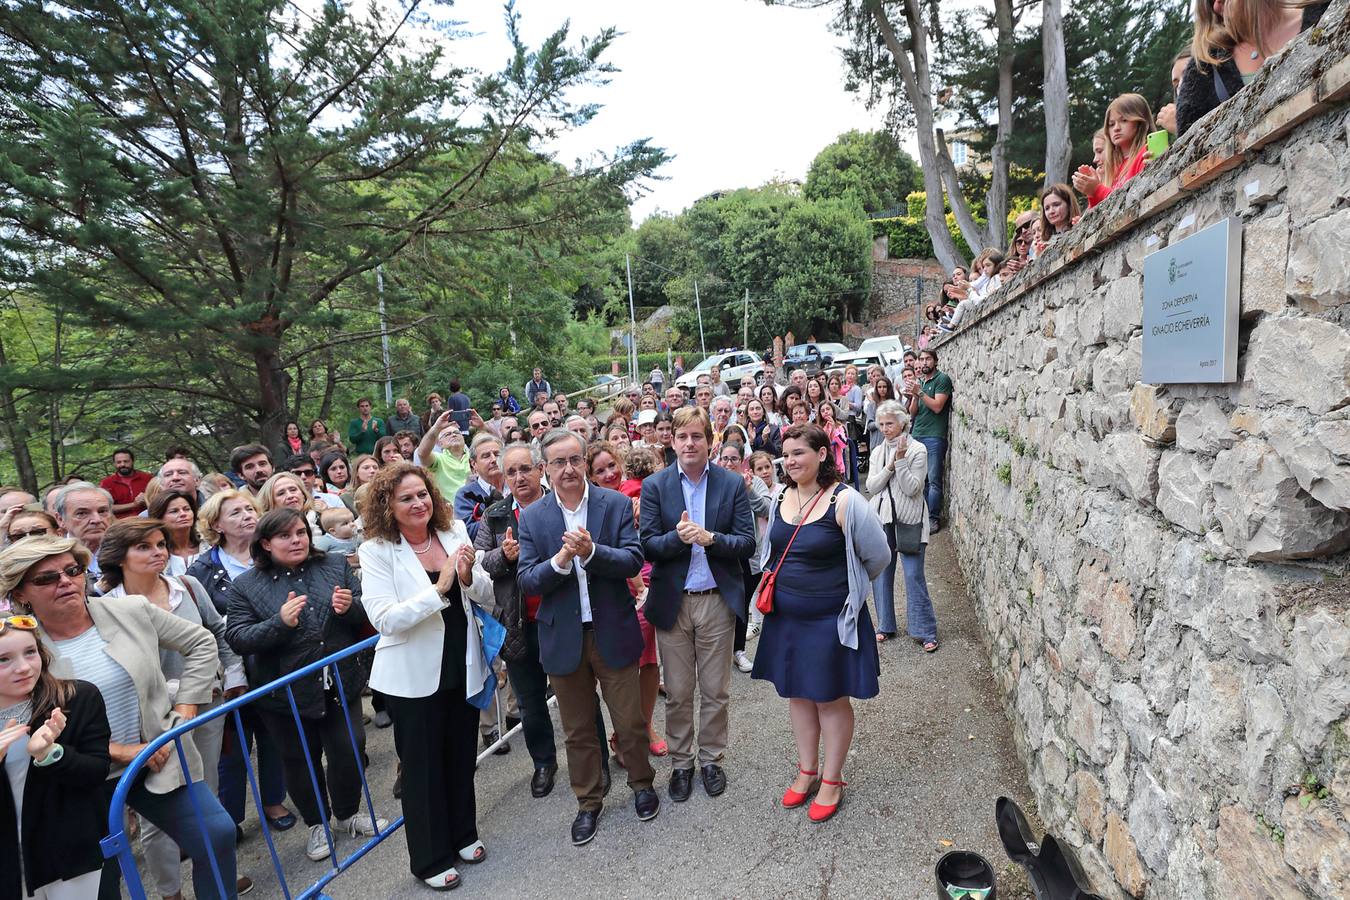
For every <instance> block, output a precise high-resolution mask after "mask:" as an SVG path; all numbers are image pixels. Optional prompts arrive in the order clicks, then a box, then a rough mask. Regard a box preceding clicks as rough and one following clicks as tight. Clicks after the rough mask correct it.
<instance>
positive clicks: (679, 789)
mask: <svg viewBox="0 0 1350 900" xmlns="http://www.w3.org/2000/svg"><path fill="white" fill-rule="evenodd" d="M693 790H694V770H693V768H692V767H691V768H688V769H676V770H674V771H673V772H671V773H670V799H672V800H674V801H675V802H676V803H683V802H684V801H686V800H688V799H689V795H690V794H691V793H692V792H693Z"/></svg>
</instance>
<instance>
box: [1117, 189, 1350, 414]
mask: <svg viewBox="0 0 1350 900" xmlns="http://www.w3.org/2000/svg"><path fill="white" fill-rule="evenodd" d="M1344 215H1347V216H1350V210H1346V211H1345V213H1344ZM1347 246H1350V244H1348V245H1347ZM1338 252H1341V253H1342V254H1344V251H1343V250H1342V251H1338ZM1294 361H1297V363H1298V364H1297V365H1293V364H1292V363H1293V362H1294ZM1094 374H1095V370H1094ZM1243 387H1244V389H1245V390H1248V391H1249V392H1250V393H1251V394H1252V395H1253V396H1254V398H1255V400H1256V402H1258V403H1259V404H1261V405H1262V406H1279V405H1280V404H1289V405H1290V406H1298V407H1303V408H1306V409H1308V410H1310V411H1311V412H1314V413H1318V414H1321V413H1325V412H1330V411H1331V410H1333V409H1338V408H1340V407H1342V406H1345V405H1346V404H1347V403H1350V333H1347V332H1346V330H1345V329H1344V328H1342V327H1341V326H1339V325H1336V324H1333V323H1331V322H1326V321H1323V320H1321V319H1312V318H1308V317H1306V316H1276V317H1272V318H1267V319H1264V320H1262V321H1261V322H1260V323H1259V324H1257V326H1256V327H1255V328H1254V329H1252V334H1251V339H1250V341H1249V342H1248V344H1247V356H1246V360H1245V362H1244V364H1243Z"/></svg>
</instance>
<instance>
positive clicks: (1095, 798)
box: [1071, 770, 1106, 844]
mask: <svg viewBox="0 0 1350 900" xmlns="http://www.w3.org/2000/svg"><path fill="white" fill-rule="evenodd" d="M1071 782H1072V785H1073V787H1074V794H1075V796H1076V798H1077V812H1078V824H1079V825H1081V826H1082V827H1083V831H1085V832H1086V833H1087V836H1088V837H1089V838H1090V839H1091V840H1092V843H1094V844H1095V843H1097V842H1098V841H1100V840H1101V839H1102V835H1104V834H1105V833H1106V803H1105V802H1104V801H1103V799H1102V783H1101V782H1100V781H1098V780H1097V779H1096V777H1095V776H1093V775H1092V774H1091V773H1089V772H1084V771H1081V770H1080V771H1078V772H1075V773H1074V774H1073V778H1072V779H1071Z"/></svg>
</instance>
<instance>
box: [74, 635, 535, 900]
mask: <svg viewBox="0 0 1350 900" xmlns="http://www.w3.org/2000/svg"><path fill="white" fill-rule="evenodd" d="M378 640H379V637H378V636H376V637H372V638H367V639H366V640H363V641H361V642H360V643H359V644H354V645H352V646H351V647H348V648H347V649H345V650H341V651H338V652H337V653H334V654H332V655H330V656H326V657H324V658H323V659H321V660H318V661H316V662H312V663H310V664H309V665H307V666H305V667H304V668H302V669H297V670H296V671H294V672H292V673H290V674H289V675H286V676H283V677H282V678H278V679H277V680H276V681H272V682H269V683H268V684H265V685H263V686H262V687H258V688H254V689H253V690H251V691H249V692H248V693H246V694H244V695H242V696H239V697H236V698H234V699H233V700H229V701H226V702H224V703H222V704H220V705H219V706H216V707H213V708H211V709H210V710H207V711H206V712H203V713H202V714H201V715H199V716H197V717H196V718H194V719H191V720H189V721H187V722H184V723H182V724H181V725H178V726H177V727H175V728H172V729H170V730H169V731H166V732H165V733H164V734H162V735H160V736H159V737H157V738H155V739H154V740H153V741H151V742H150V743H148V744H146V746H145V749H143V750H142V751H141V752H140V753H138V754H137V755H136V758H135V759H133V760H132V761H131V764H130V765H129V766H127V768H126V771H125V772H123V773H122V776H121V778H120V779H119V780H118V782H117V787H116V789H115V790H114V791H113V797H112V802H111V804H110V806H109V808H108V836H107V837H105V838H104V839H103V840H102V841H101V842H100V846H101V847H102V848H103V856H104V858H105V859H112V858H113V857H116V858H117V863H118V866H119V867H120V868H121V870H122V879H123V881H124V882H125V883H126V886H127V891H128V893H129V894H130V896H131V898H132V900H147V898H148V896H149V895H147V894H146V891H145V886H144V884H143V883H142V881H141V875H140V871H139V870H138V869H137V867H136V858H135V855H134V853H133V851H132V849H131V841H130V839H129V838H128V836H127V834H126V829H125V823H126V808H127V795H128V794H129V793H130V791H131V787H132V785H133V784H134V783H135V782H136V780H137V779H138V778H139V777H140V774H141V772H142V771H143V770H144V768H145V765H146V763H147V762H148V761H149V759H150V758H151V757H152V756H154V755H155V753H156V752H157V751H159V749H160V748H162V747H163V746H165V745H166V744H168V743H169V742H170V741H172V742H173V744H174V748H175V750H176V752H177V755H178V762H179V765H180V766H182V768H183V771H184V772H187V771H188V764H187V754H186V753H185V752H184V750H183V740H182V739H183V736H184V735H186V734H187V733H188V732H190V731H192V730H193V729H195V728H199V727H201V726H202V725H205V724H206V723H207V722H211V721H213V720H215V719H218V718H220V717H221V716H228V715H233V716H234V726H235V727H234V733H235V738H236V739H237V740H238V741H239V746H240V754H241V757H242V759H243V763H244V772H245V774H246V775H247V778H248V785H249V789H250V790H251V791H252V793H253V803H254V806H255V808H256V810H257V813H258V821H259V822H266V821H267V818H266V814H265V813H264V811H263V803H262V794H261V792H260V791H259V788H258V779H257V775H256V774H255V773H254V771H253V761H252V758H251V755H250V753H249V749H248V742H247V738H246V737H245V730H244V725H243V721H242V718H241V717H240V715H239V710H240V709H242V708H243V707H245V706H247V705H248V704H250V703H252V702H254V701H255V700H257V699H258V698H260V697H264V696H267V695H269V694H272V693H274V692H276V691H278V690H282V689H284V690H285V691H286V697H287V700H288V702H289V704H290V708H291V716H292V718H293V719H294V720H295V722H296V732H297V734H296V736H297V737H298V738H299V740H300V743H301V747H302V748H303V749H304V750H305V758H306V760H307V761H308V763H309V778H310V784H309V789H310V790H312V791H314V794H315V796H316V797H317V798H318V802H319V809H320V811H321V812H322V813H323V819H324V835H325V837H326V838H327V840H328V850H329V856H328V859H329V862H330V869H329V871H327V872H325V873H324V874H323V876H322V877H320V878H319V879H318V880H317V881H315V882H314V883H313V884H311V885H309V886H308V887H306V888H304V889H303V890H302V891H300V892H299V893H297V894H293V893H292V892H291V887H290V885H289V884H288V882H287V881H286V873H285V872H284V871H283V870H282V866H281V859H280V857H279V856H278V855H277V849H276V845H275V844H274V843H273V841H272V832H271V829H269V828H267V827H264V828H263V829H262V834H263V839H264V840H265V841H267V850H268V853H269V854H270V855H271V858H272V868H273V870H274V871H275V872H276V876H277V883H278V884H279V885H280V887H281V893H282V896H283V897H285V898H286V900H309V898H316V900H326V895H325V894H324V893H323V890H324V888H325V887H327V886H328V884H329V883H330V882H331V881H332V880H333V879H334V878H336V877H337V876H339V875H341V874H342V873H343V872H345V871H347V869H349V868H351V867H352V865H353V864H355V863H356V862H357V861H358V860H360V859H361V858H362V857H363V856H365V855H366V854H367V853H369V852H370V851H371V850H372V849H374V848H375V847H376V846H377V845H378V844H379V843H380V842H381V841H383V840H384V839H385V838H387V837H389V835H391V834H393V833H394V832H395V831H397V830H398V829H400V828H402V827H403V817H402V816H398V817H397V818H396V819H393V820H392V821H391V822H390V823H389V826H388V827H387V828H385V829H384V830H383V831H377V833H376V834H375V835H374V836H372V837H371V838H370V840H368V841H366V842H365V843H363V844H362V845H361V846H359V847H357V848H356V849H354V850H353V851H352V852H351V853H350V854H349V855H348V856H346V857H345V858H343V859H341V860H339V859H338V856H337V844H336V842H335V841H334V840H333V832H332V828H331V827H330V825H329V823H328V811H327V809H326V808H325V803H324V798H323V797H322V795H320V793H319V790H318V778H317V776H316V774H315V772H314V767H313V762H312V757H311V756H310V754H309V743H308V741H307V739H306V738H305V734H304V729H302V728H300V727H299V722H300V714H299V710H298V709H297V708H296V705H295V695H294V694H293V693H292V691H291V688H290V685H291V684H292V683H293V682H295V681H298V680H299V679H301V678H305V677H306V676H309V675H313V674H315V673H317V672H319V671H320V670H321V669H324V668H327V667H328V666H334V667H335V668H334V670H333V674H334V678H333V682H334V684H335V685H336V687H337V690H338V698H339V700H340V701H341V704H342V708H343V710H344V711H348V710H350V707H348V705H347V696H346V692H345V691H344V689H343V687H342V679H341V678H339V677H337V669H336V665H337V663H338V662H339V661H341V660H344V659H347V658H348V657H352V656H355V655H357V654H359V653H362V652H364V651H366V650H369V649H371V648H373V647H374V646H375V644H376V642H377V641H378ZM502 694H503V692H502V691H500V690H498V691H496V692H494V700H495V702H496V711H497V733H498V735H499V738H498V740H497V741H496V742H495V743H493V744H491V745H490V746H488V747H485V748H484V749H483V750H482V752H480V753H479V755H478V761H479V762H482V761H484V760H485V759H486V758H487V757H489V756H491V755H492V754H493V751H495V750H496V749H497V748H498V747H500V746H501V745H502V744H504V743H506V742H507V741H509V740H510V739H511V738H512V737H514V736H515V735H516V734H518V733H519V732H520V731H521V728H522V726H521V725H519V724H517V725H516V726H515V727H513V728H511V729H510V730H507V729H505V728H503V725H504V724H505V710H504V708H503V704H502ZM548 705H549V706H551V707H556V706H557V698H556V697H550V698H549V700H548ZM358 708H359V707H358ZM344 715H346V717H347V735H348V737H349V738H350V739H351V745H352V753H353V754H354V755H355V757H356V765H357V771H358V772H359V773H360V776H361V791H362V794H363V796H364V797H365V800H366V809H367V811H368V812H369V813H370V816H371V819H372V821H374V820H376V819H378V816H377V815H376V813H375V801H374V798H373V797H372V795H371V792H370V784H369V782H368V781H367V780H366V768H365V761H364V760H363V759H362V757H361V754H360V753H357V752H356V732H355V730H354V729H353V727H352V722H351V718H350V715H348V714H347V713H344ZM279 737H287V738H289V735H284V736H279ZM286 787H287V790H288V791H293V790H295V789H296V786H295V785H289V784H288V785H287V786H286ZM189 799H190V800H191V802H192V809H193V812H194V814H195V816H196V819H197V827H198V828H199V829H200V830H201V832H202V835H203V838H204V839H205V837H206V826H205V824H204V817H203V815H202V809H201V804H200V800H199V799H198V797H197V795H196V794H195V793H193V792H189ZM205 843H206V849H207V854H208V857H209V860H210V864H211V874H212V877H213V879H214V881H215V884H216V889H217V890H218V891H219V892H220V894H221V896H227V897H228V896H231V895H232V894H233V893H234V886H233V885H230V886H229V890H226V889H225V886H224V885H223V884H222V883H221V875H220V866H219V863H218V862H217V861H216V857H215V852H214V850H213V849H212V847H211V842H210V841H209V840H206V841H205Z"/></svg>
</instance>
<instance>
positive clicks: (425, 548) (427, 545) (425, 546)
mask: <svg viewBox="0 0 1350 900" xmlns="http://www.w3.org/2000/svg"><path fill="white" fill-rule="evenodd" d="M435 539H436V535H435V534H430V535H427V542H426V543H425V544H423V545H422V549H421V550H418V549H417V548H416V547H412V541H408V546H409V547H412V552H414V553H416V554H417V555H418V556H421V555H422V554H423V553H426V552H427V551H428V550H430V549H431V542H432V541H433V540H435ZM404 540H407V539H406V538H405V539H404Z"/></svg>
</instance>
